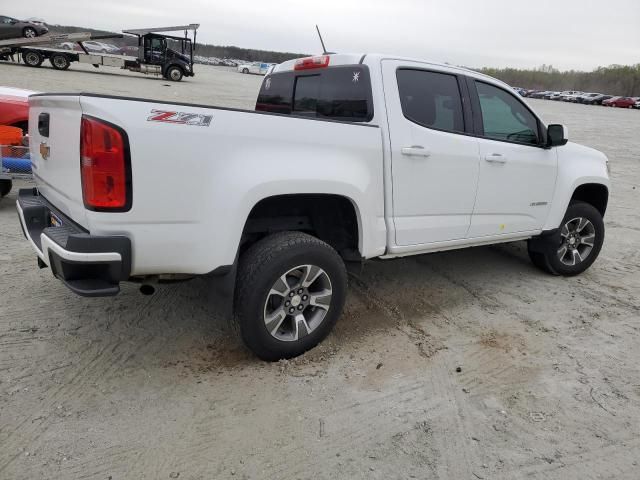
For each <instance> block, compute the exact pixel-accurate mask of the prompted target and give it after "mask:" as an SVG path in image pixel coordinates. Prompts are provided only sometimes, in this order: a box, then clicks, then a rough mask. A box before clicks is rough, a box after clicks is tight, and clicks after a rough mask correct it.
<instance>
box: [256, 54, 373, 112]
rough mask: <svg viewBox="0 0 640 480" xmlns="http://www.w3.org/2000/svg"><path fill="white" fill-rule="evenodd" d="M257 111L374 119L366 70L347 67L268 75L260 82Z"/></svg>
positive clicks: (369, 82) (363, 66)
mask: <svg viewBox="0 0 640 480" xmlns="http://www.w3.org/2000/svg"><path fill="white" fill-rule="evenodd" d="M256 110H258V111H263V112H273V113H283V114H293V115H302V116H310V117H314V118H326V119H331V120H344V121H351V122H368V121H370V120H371V119H372V118H373V101H372V98H371V80H370V77H369V69H368V67H366V66H365V65H347V66H339V67H331V68H327V69H318V70H314V71H310V72H295V71H294V72H283V73H275V74H273V75H269V76H267V77H266V78H265V79H264V82H262V87H261V88H260V93H259V94H258V101H257V103H256Z"/></svg>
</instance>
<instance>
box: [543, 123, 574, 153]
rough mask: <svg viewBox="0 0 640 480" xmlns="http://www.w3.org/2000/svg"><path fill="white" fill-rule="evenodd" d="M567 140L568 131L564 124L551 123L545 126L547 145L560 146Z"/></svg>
mask: <svg viewBox="0 0 640 480" xmlns="http://www.w3.org/2000/svg"><path fill="white" fill-rule="evenodd" d="M568 141H569V131H568V130H567V127H565V126H564V125H559V124H553V125H549V126H548V127H547V147H549V148H551V147H561V146H562V145H566V144H567V142H568Z"/></svg>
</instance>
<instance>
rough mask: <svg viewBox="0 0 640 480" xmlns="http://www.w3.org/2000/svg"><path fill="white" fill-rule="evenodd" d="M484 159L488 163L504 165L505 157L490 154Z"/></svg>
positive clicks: (498, 154) (499, 154)
mask: <svg viewBox="0 0 640 480" xmlns="http://www.w3.org/2000/svg"><path fill="white" fill-rule="evenodd" d="M484 159H485V160H486V161H487V162H489V163H506V162H507V157H506V155H502V154H501V153H491V154H489V155H486V156H485V157H484Z"/></svg>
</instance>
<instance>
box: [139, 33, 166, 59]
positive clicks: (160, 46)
mask: <svg viewBox="0 0 640 480" xmlns="http://www.w3.org/2000/svg"><path fill="white" fill-rule="evenodd" d="M166 42H167V41H166V39H164V38H160V37H145V38H144V61H145V63H148V64H151V65H163V64H164V57H165V52H166V50H167V48H166Z"/></svg>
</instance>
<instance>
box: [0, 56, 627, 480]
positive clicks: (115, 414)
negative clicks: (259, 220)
mask: <svg viewBox="0 0 640 480" xmlns="http://www.w3.org/2000/svg"><path fill="white" fill-rule="evenodd" d="M72 69H73V70H72V71H68V72H57V71H53V70H52V69H51V68H45V67H43V68H41V69H39V70H34V69H28V68H26V67H21V66H15V65H0V85H12V86H22V87H26V88H34V89H38V90H58V91H80V90H87V91H88V90H91V91H99V92H104V93H121V94H124V95H134V96H150V97H156V96H157V97H159V98H171V99H179V100H182V101H193V102H197V103H217V104H223V105H227V106H241V107H250V106H251V104H252V102H253V100H254V99H255V95H256V89H257V87H258V85H259V82H260V77H250V76H243V75H241V74H236V73H235V72H232V71H230V70H228V69H217V68H212V67H208V68H207V67H200V68H199V71H198V73H199V75H198V76H197V77H196V78H195V79H193V80H192V79H187V80H186V81H184V82H183V83H180V84H170V86H169V87H165V86H164V84H168V82H165V81H164V80H157V79H150V78H145V77H140V76H137V75H135V74H130V75H119V74H113V75H105V74H101V73H94V72H93V71H92V70H89V69H87V68H84V69H82V71H81V69H80V68H79V67H77V66H76V65H74V66H72ZM85 70H86V71H85ZM163 92H166V93H163ZM531 104H532V105H533V106H534V108H536V109H537V110H538V111H539V112H541V114H542V115H543V117H544V118H545V119H546V120H547V121H550V122H556V121H557V122H562V123H565V124H567V125H568V126H569V129H570V134H571V138H572V140H574V141H577V142H580V143H584V144H587V145H590V146H593V147H595V148H598V149H600V150H602V151H604V152H605V153H606V154H607V155H608V156H609V158H610V160H611V164H612V178H613V191H612V196H611V198H610V206H609V211H608V212H607V216H606V219H605V221H606V227H607V239H606V242H605V246H604V249H603V251H602V253H601V256H600V258H599V260H598V261H597V262H596V263H595V264H594V266H593V267H592V268H591V269H590V270H589V271H588V272H586V273H585V274H584V275H582V276H579V277H576V278H558V277H552V276H548V275H546V274H544V273H541V272H539V271H538V270H536V269H535V268H534V267H533V266H532V265H531V264H530V263H529V261H528V259H527V256H526V251H525V245H524V244H523V243H514V244H505V245H499V246H494V247H486V248H474V249H469V250H462V251H452V252H447V253H440V254H433V255H428V256H421V257H412V258H406V259H402V260H394V261H373V262H369V263H368V264H366V265H365V267H364V268H363V269H362V270H358V271H357V272H352V274H351V277H350V281H351V286H350V290H349V296H348V300H347V305H346V310H345V313H344V315H343V317H342V318H341V319H340V321H339V322H338V324H337V326H336V329H335V331H334V332H333V333H332V334H331V336H330V337H329V338H328V339H327V341H325V342H324V344H323V345H322V346H320V347H318V348H316V349H315V350H313V351H311V352H309V353H307V354H306V355H304V356H302V357H300V358H298V359H295V360H292V361H287V362H280V363H274V364H268V363H263V362H260V361H258V360H256V359H255V358H254V357H252V356H251V355H250V354H249V353H247V351H246V350H245V349H244V348H243V347H242V345H240V344H239V342H238V340H237V339H236V338H235V337H234V335H232V332H231V330H230V328H229V327H228V322H227V316H226V314H225V313H223V310H222V309H221V308H220V306H219V303H218V300H217V297H216V296H215V295H213V294H212V293H211V290H212V289H211V285H210V283H209V282H208V281H207V280H205V279H196V280H193V281H190V282H187V283H183V284H178V285H169V286H162V287H160V288H159V289H158V291H157V293H156V294H155V295H154V296H151V297H143V296H141V295H140V294H139V293H138V291H137V288H136V287H135V286H132V285H125V286H124V288H123V291H122V293H121V294H120V295H119V296H117V297H115V298H106V299H88V298H80V297H77V296H75V295H73V294H71V293H70V292H69V291H68V290H67V289H66V288H65V287H63V286H62V284H61V283H60V282H58V281H57V280H55V279H53V278H52V277H51V273H50V271H49V270H39V269H37V267H36V261H35V255H34V254H33V252H32V251H31V249H30V247H29V245H28V244H27V243H26V242H25V240H24V239H23V237H22V234H21V232H20V228H19V226H18V220H17V216H16V213H15V208H14V201H15V197H16V194H15V191H14V192H13V193H11V194H10V195H9V197H8V198H5V199H3V200H2V201H0V279H1V280H0V478H2V479H37V478H52V479H72V478H73V479H76V478H91V479H109V478H111V479H113V480H115V479H132V478H147V479H156V478H160V479H161V478H180V479H211V478H243V479H264V478H269V479H302V478H314V479H336V478H367V479H372V478H379V479H385V480H386V479H396V478H398V479H400V478H401V479H406V478H418V479H443V480H445V479H447V480H448V479H455V480H458V479H471V480H473V479H476V478H479V479H505V480H507V479H508V480H512V479H524V478H526V479H540V480H542V479H563V480H564V479H576V480H577V479H580V480H584V479H596V478H598V479H600V478H607V479H616V480H619V479H637V478H638V476H639V474H638V472H639V471H640V467H639V466H638V462H640V370H639V369H638V364H640V349H639V348H638V341H639V340H640V331H639V327H640V324H639V319H640V298H639V293H640V266H639V265H640V253H639V249H638V245H640V215H639V213H638V207H639V206H640V198H639V193H640V190H639V187H640V153H639V152H640V112H638V111H631V110H621V109H611V108H603V107H588V106H581V105H570V104H562V103H555V102H548V101H535V100H533V101H531ZM458 367H459V368H458ZM456 370H459V371H456Z"/></svg>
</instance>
